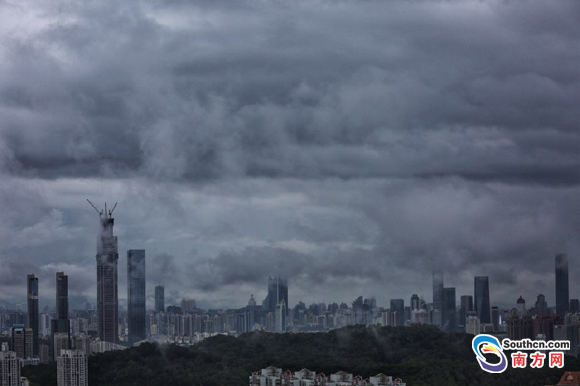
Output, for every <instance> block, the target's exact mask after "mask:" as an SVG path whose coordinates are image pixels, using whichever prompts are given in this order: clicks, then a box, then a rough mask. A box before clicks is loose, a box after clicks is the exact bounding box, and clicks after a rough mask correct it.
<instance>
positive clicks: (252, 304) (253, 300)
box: [248, 294, 256, 308]
mask: <svg viewBox="0 0 580 386" xmlns="http://www.w3.org/2000/svg"><path fill="white" fill-rule="evenodd" d="M248 306H250V307H254V308H255V307H256V299H255V298H254V294H252V296H250V300H248Z"/></svg>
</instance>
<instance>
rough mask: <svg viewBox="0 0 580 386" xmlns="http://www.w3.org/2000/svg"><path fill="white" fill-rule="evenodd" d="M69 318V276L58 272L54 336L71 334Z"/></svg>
mask: <svg viewBox="0 0 580 386" xmlns="http://www.w3.org/2000/svg"><path fill="white" fill-rule="evenodd" d="M68 316H69V315H68V276H67V275H65V274H64V272H57V273H56V318H55V319H53V320H52V334H53V335H54V334H56V333H66V334H70V320H69V318H68ZM67 348H68V347H67Z"/></svg>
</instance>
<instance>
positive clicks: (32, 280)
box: [26, 275, 38, 357]
mask: <svg viewBox="0 0 580 386" xmlns="http://www.w3.org/2000/svg"><path fill="white" fill-rule="evenodd" d="M26 287H27V297H26V300H27V302H26V306H27V307H26V309H27V312H28V313H27V315H26V327H27V328H30V329H32V353H31V355H30V357H33V356H38V278H37V277H34V275H28V276H27V277H26Z"/></svg>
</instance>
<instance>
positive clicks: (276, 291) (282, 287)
mask: <svg viewBox="0 0 580 386" xmlns="http://www.w3.org/2000/svg"><path fill="white" fill-rule="evenodd" d="M282 300H284V307H285V309H284V312H285V313H286V315H288V281H287V280H284V279H282V278H280V277H279V276H274V277H269V278H268V295H267V296H266V299H264V302H263V303H262V307H263V309H264V311H266V312H276V306H277V305H278V302H280V301H282Z"/></svg>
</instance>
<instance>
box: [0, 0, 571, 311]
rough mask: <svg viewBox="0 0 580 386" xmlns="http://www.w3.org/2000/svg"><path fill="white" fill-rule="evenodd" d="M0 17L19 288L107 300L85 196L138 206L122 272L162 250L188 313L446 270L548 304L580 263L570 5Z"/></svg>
mask: <svg viewBox="0 0 580 386" xmlns="http://www.w3.org/2000/svg"><path fill="white" fill-rule="evenodd" d="M0 14H2V16H0V178H1V179H2V181H1V182H2V184H1V185H0V215H1V217H2V218H3V221H2V222H0V232H1V233H0V240H1V241H2V249H0V259H4V260H3V261H9V262H8V263H6V267H7V268H6V270H3V271H2V272H0V275H2V276H1V277H2V278H5V277H6V278H9V277H16V276H20V277H22V275H26V273H28V272H27V270H29V269H33V268H34V269H35V270H37V271H40V272H43V274H45V275H46V278H45V279H43V280H46V281H49V282H51V281H52V280H53V276H54V272H52V271H51V270H54V269H63V270H65V273H66V270H70V271H72V272H77V273H78V277H80V278H86V280H84V281H75V280H77V279H74V280H72V279H71V280H69V282H70V283H71V285H72V286H74V288H75V289H74V290H75V291H76V292H79V293H80V294H79V296H80V297H79V299H82V297H83V296H89V297H90V296H92V295H91V294H93V293H94V288H91V287H90V286H94V279H89V278H91V277H94V275H93V273H94V272H93V270H94V267H93V265H94V253H95V252H94V245H95V244H94V240H95V237H96V225H95V228H91V227H92V224H93V223H94V224H96V219H95V218H94V215H95V214H94V213H90V212H89V211H90V210H91V209H90V208H88V207H87V208H85V206H86V203H85V202H84V199H85V198H87V197H89V198H92V197H95V201H96V200H97V199H98V201H97V202H104V201H105V200H111V199H114V200H115V201H119V202H120V206H119V209H118V214H117V215H118V216H119V217H118V218H117V222H116V228H115V230H116V232H117V234H119V240H120V255H121V258H123V257H124V256H123V252H124V250H125V249H129V248H145V249H146V250H147V261H148V262H147V280H148V283H150V284H151V288H152V287H153V286H154V285H157V284H162V285H165V286H166V288H167V289H166V293H167V294H168V297H169V296H170V297H171V299H172V301H177V300H179V297H180V296H198V297H202V296H213V298H211V299H209V298H208V300H207V301H217V300H218V298H219V297H222V298H223V299H224V302H223V303H224V304H226V303H228V302H230V304H231V303H235V304H237V303H238V301H239V298H243V299H247V294H246V292H248V291H254V289H255V288H264V286H265V282H266V279H265V278H266V277H267V276H269V275H273V274H276V273H279V274H282V275H284V276H287V277H288V278H289V279H290V283H291V285H292V286H293V287H292V288H293V289H294V288H295V291H296V292H294V293H295V294H297V295H296V296H302V295H303V296H312V294H311V293H312V292H314V291H320V292H324V291H328V292H329V293H336V294H337V297H340V296H344V297H348V296H351V291H360V292H365V293H366V294H368V295H371V294H372V293H375V294H377V296H378V298H379V299H381V298H382V299H383V300H385V299H387V297H388V296H392V297H402V296H407V293H413V292H414V291H415V290H417V286H418V284H417V283H423V284H424V283H426V282H428V281H429V275H430V274H429V272H430V271H431V270H432V269H433V268H444V269H445V270H446V275H447V276H446V280H447V279H449V280H447V281H446V283H447V284H455V285H456V286H457V287H458V292H459V291H460V290H459V289H460V288H463V291H467V290H468V289H470V288H472V285H473V283H472V278H473V276H474V275H486V274H488V275H489V276H490V277H491V282H492V284H493V285H494V287H493V288H495V289H494V291H498V293H502V294H511V293H512V289H513V287H514V286H518V288H522V291H524V293H534V291H535V288H536V287H538V283H541V284H542V285H544V286H546V287H548V288H551V287H553V286H552V284H551V283H550V282H549V280H547V279H546V278H545V277H543V276H542V274H544V273H545V272H550V271H551V270H552V269H553V261H552V257H553V255H554V254H555V253H557V252H558V251H561V250H565V251H567V252H568V253H569V254H570V255H571V256H572V255H574V253H577V252H580V248H579V245H578V243H577V241H576V240H575V238H574V237H573V235H575V234H578V233H579V232H580V221H579V220H577V219H578V218H580V207H579V205H578V202H577V198H576V197H577V196H578V193H579V192H578V186H579V183H580V172H579V170H580V155H579V154H580V153H579V152H578V149H579V148H580V134H579V133H578V130H577V129H578V122H580V110H579V109H578V105H579V102H580V72H579V71H578V63H579V62H580V27H579V25H578V20H577V19H578V17H577V15H579V14H580V4H579V3H578V2H576V1H559V2H557V3H553V2H540V1H520V2H512V1H507V2H506V1H489V2H473V1H429V2H427V1H417V2H412V3H409V2H403V1H390V2H379V1H366V2H347V1H277V2H266V1H257V0H256V1H249V0H248V1H227V2H213V1H205V0H204V1H191V2H189V1H179V0H176V1H160V0H158V1H157V0H155V1H153V0H152V1H149V2H144V3H140V4H139V5H135V4H131V5H128V4H119V3H115V2H98V3H87V2H66V4H65V3H62V2H56V3H50V4H49V3H47V4H38V3H35V2H31V3H26V2H25V3H22V4H12V3H6V2H4V3H0ZM77 203H78V204H77ZM85 209H86V211H84V210H85ZM91 215H92V217H91ZM89 228H90V229H89ZM93 231H94V232H93ZM91 232H93V233H91ZM14 256H29V261H30V264H33V266H27V265H22V264H24V263H23V262H25V260H23V262H18V261H17V260H14ZM6 259H9V260H6ZM121 261H123V260H121ZM571 261H572V260H571ZM59 264H60V265H59ZM62 264H65V265H66V266H64V267H63V265H62ZM121 264H122V263H121ZM521 267H525V269H521ZM574 269H575V268H574V265H573V264H572V263H571V272H572V271H573V270H574ZM49 271H50V274H49ZM6 275H8V276H6ZM51 275H52V276H51ZM544 276H545V275H544ZM120 277H121V276H120ZM400 278H406V280H405V282H404V283H402V282H401V281H400V280H399V279H400ZM6 283H7V284H6V286H10V288H11V291H12V289H13V290H14V291H13V292H10V293H11V294H13V295H14V296H20V295H18V294H19V293H21V292H22V291H20V292H18V291H19V290H17V286H16V283H14V284H8V282H6ZM75 283H76V284H75ZM87 283H89V284H87ZM530 283H534V284H533V285H532V284H530ZM2 285H4V283H2ZM87 285H88V286H87ZM121 285H122V284H121ZM234 286H240V287H239V289H238V288H236V291H231V289H232V288H234ZM428 287H429V286H428V285H426V286H425V288H426V289H425V288H423V289H421V288H419V290H423V291H429V289H428ZM310 289H315V290H310ZM419 290H417V291H419ZM300 291H302V292H300ZM526 291H527V292H526ZM542 291H543V292H545V293H546V294H547V295H550V290H546V291H544V290H542ZM233 292H235V293H233ZM120 293H124V292H123V290H122V289H121V290H120ZM232 293H233V294H232ZM212 294H213V295H212ZM352 297H354V295H352ZM528 297H529V296H528ZM8 298H10V296H8V295H7V299H8ZM313 300H314V299H313ZM318 300H320V299H318ZM337 300H338V299H337Z"/></svg>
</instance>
